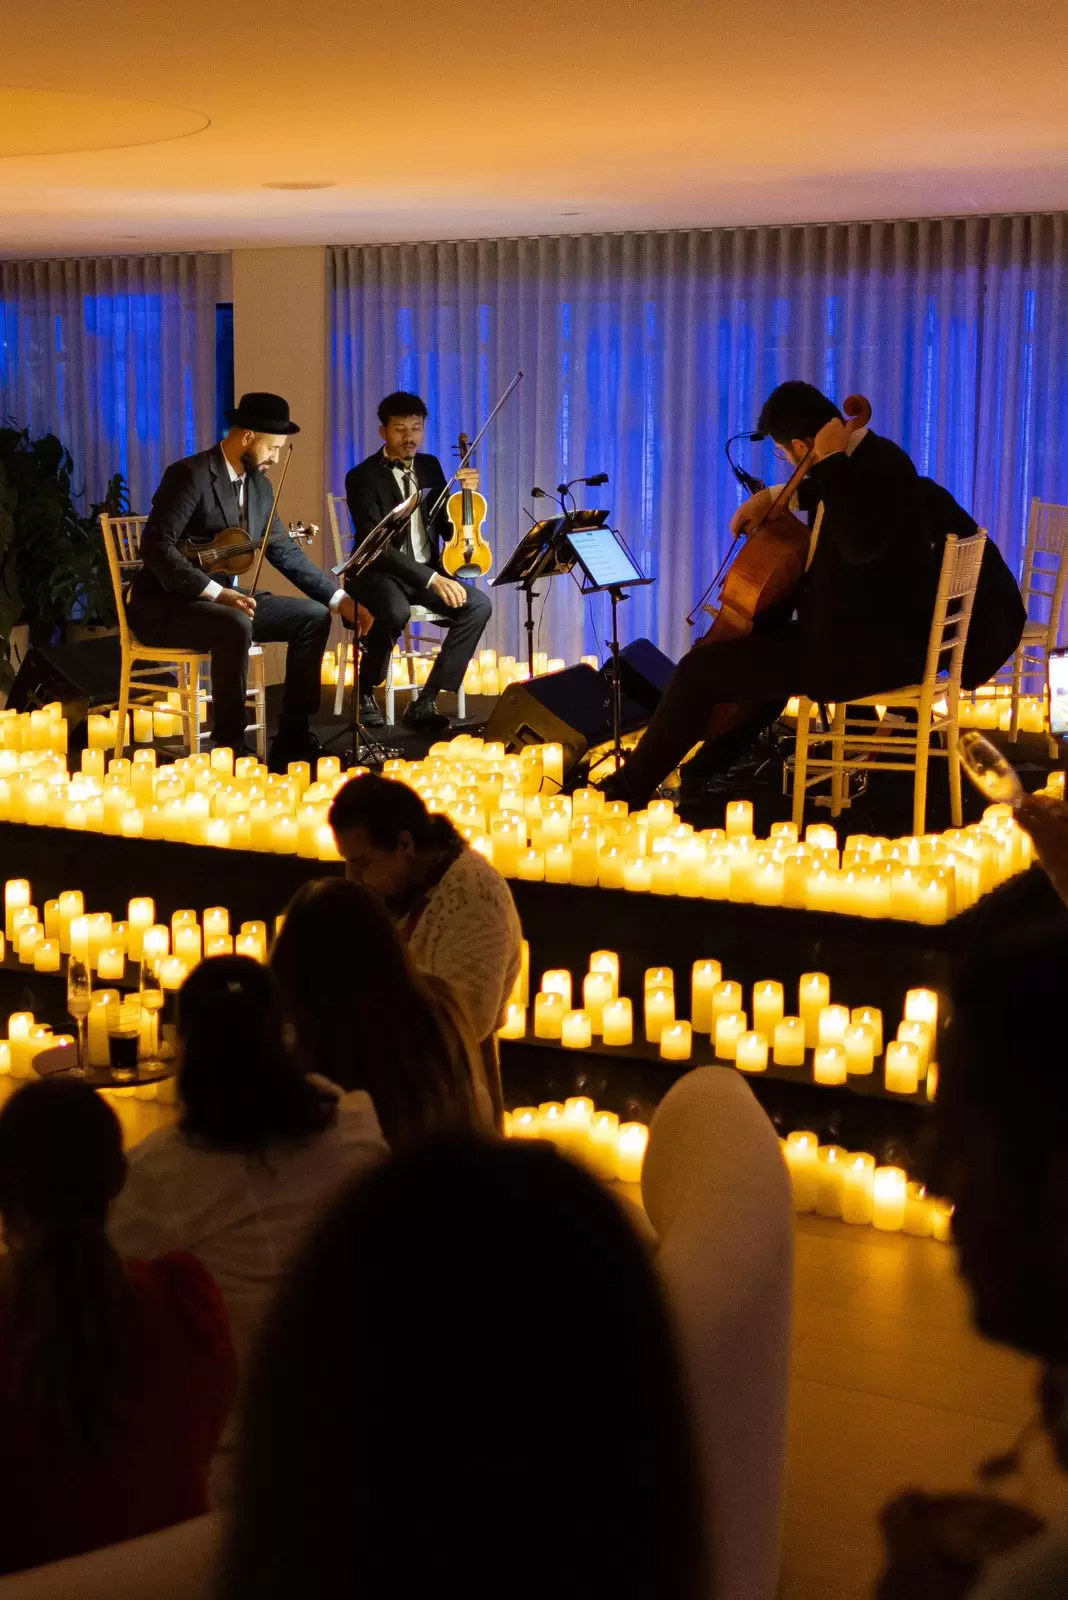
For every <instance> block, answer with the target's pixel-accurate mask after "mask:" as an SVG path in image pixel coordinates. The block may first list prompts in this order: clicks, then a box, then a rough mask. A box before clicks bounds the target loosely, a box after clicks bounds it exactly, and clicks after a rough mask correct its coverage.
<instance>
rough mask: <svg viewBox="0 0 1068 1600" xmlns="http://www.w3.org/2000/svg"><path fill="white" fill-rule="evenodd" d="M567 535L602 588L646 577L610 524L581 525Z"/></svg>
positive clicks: (634, 581)
mask: <svg viewBox="0 0 1068 1600" xmlns="http://www.w3.org/2000/svg"><path fill="white" fill-rule="evenodd" d="M567 537H568V543H569V544H570V545H571V548H572V550H574V552H575V555H576V557H577V559H578V562H579V564H580V566H582V567H583V568H584V569H585V570H586V572H587V573H588V574H589V576H590V577H591V578H592V579H593V581H594V583H596V584H598V585H599V586H600V587H601V588H602V589H608V588H611V587H613V586H615V585H616V584H621V583H642V582H643V581H644V580H643V578H642V575H641V573H640V572H639V571H638V569H637V567H636V566H635V565H634V562H633V561H632V560H631V558H630V556H629V555H628V554H627V552H626V551H625V550H624V549H623V546H622V545H621V544H620V543H619V542H618V540H617V539H616V537H615V535H614V533H613V532H612V530H611V528H581V529H577V530H576V531H575V532H573V533H569V534H568V536H567Z"/></svg>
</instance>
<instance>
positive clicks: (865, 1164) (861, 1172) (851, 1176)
mask: <svg viewBox="0 0 1068 1600" xmlns="http://www.w3.org/2000/svg"><path fill="white" fill-rule="evenodd" d="M874 1175H875V1157H874V1156H870V1155H868V1154H866V1153H865V1152H864V1151H854V1152H853V1153H852V1154H850V1155H848V1156H846V1158H845V1170H844V1171H843V1174H842V1221H843V1222H851V1223H855V1224H857V1225H858V1226H866V1225H867V1224H868V1223H869V1222H870V1221H871V1218H872V1203H873V1202H872V1183H873V1180H874Z"/></svg>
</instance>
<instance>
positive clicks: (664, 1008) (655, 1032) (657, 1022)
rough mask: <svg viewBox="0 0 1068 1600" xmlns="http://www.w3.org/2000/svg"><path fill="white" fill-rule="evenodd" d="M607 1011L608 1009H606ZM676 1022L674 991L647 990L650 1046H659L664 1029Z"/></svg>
mask: <svg viewBox="0 0 1068 1600" xmlns="http://www.w3.org/2000/svg"><path fill="white" fill-rule="evenodd" d="M606 1009H607V1007H606ZM674 1020H675V992H674V990H673V989H646V991H645V1037H646V1038H647V1039H648V1041H649V1043H650V1044H659V1043H660V1035H661V1033H662V1032H663V1030H664V1028H665V1027H667V1026H668V1025H669V1024H670V1023H672V1022H674Z"/></svg>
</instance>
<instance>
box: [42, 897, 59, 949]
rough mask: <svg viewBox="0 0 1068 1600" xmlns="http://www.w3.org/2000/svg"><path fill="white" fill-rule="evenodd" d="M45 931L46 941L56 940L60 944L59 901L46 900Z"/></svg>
mask: <svg viewBox="0 0 1068 1600" xmlns="http://www.w3.org/2000/svg"><path fill="white" fill-rule="evenodd" d="M44 930H45V938H46V939H55V940H56V942H57V944H58V942H59V901H58V900H46V901H45V908H44Z"/></svg>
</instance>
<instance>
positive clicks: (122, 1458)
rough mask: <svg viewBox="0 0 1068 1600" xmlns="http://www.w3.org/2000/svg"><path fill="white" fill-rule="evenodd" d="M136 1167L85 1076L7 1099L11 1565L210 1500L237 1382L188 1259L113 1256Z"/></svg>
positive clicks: (182, 1516)
mask: <svg viewBox="0 0 1068 1600" xmlns="http://www.w3.org/2000/svg"><path fill="white" fill-rule="evenodd" d="M125 1175H126V1161H125V1158H124V1156H123V1153H122V1133H121V1130H120V1128H119V1123H118V1119H117V1118H116V1116H115V1113H114V1112H113V1111H112V1110H111V1108H110V1107H109V1106H108V1105H107V1104H106V1102H105V1101H104V1100H103V1099H102V1097H101V1096H100V1095H98V1094H97V1093H96V1092H95V1091H94V1090H93V1089H91V1088H90V1087H89V1086H88V1084H85V1083H78V1082H75V1081H73V1080H70V1079H54V1078H53V1079H45V1080H42V1081H40V1082H37V1083H30V1084H27V1085H26V1086H25V1087H24V1088H21V1089H19V1090H18V1091H17V1093H16V1094H14V1095H13V1096H12V1098H11V1099H10V1100H9V1101H8V1102H7V1104H6V1105H5V1106H4V1108H3V1110H2V1111H0V1218H2V1221H3V1231H4V1244H5V1247H6V1254H5V1256H4V1258H3V1262H2V1266H0V1481H2V1482H3V1486H4V1489H3V1497H2V1501H0V1572H5V1573H6V1572H16V1571H20V1570H21V1569H22V1568H25V1567H34V1566H41V1565H43V1564H44V1563H45V1562H51V1561H58V1560H60V1559H62V1558H63V1557H66V1556H73V1555H79V1554H81V1553H83V1552H84V1551H87V1550H94V1549H97V1548H98V1547H100V1546H102V1545H107V1544H112V1543H115V1542H117V1541H118V1540H121V1539H132V1538H135V1537H137V1536H138V1535H139V1534H144V1533H152V1532H154V1531H155V1530H156V1529H159V1528H165V1527H169V1526H170V1525H171V1524H172V1523H176V1522H182V1521H185V1520H186V1518H189V1517H195V1516H199V1515H201V1513H203V1512H204V1511H205V1510H206V1509H207V1474H208V1464H209V1462H210V1459H211V1454H212V1451H213V1450H214V1448H215V1445H216V1442H217V1440H218V1438H219V1435H220V1433H221V1432H222V1428H223V1424H224V1422H225V1420H226V1417H227V1414H228V1412H229V1410H230V1407H231V1404H232V1402H233V1396H234V1385H235V1378H236V1369H235V1362H234V1353H233V1348H232V1346H231V1343H230V1334H229V1330H228V1328H227V1322H226V1311H225V1309H224V1307H223V1303H222V1298H221V1296H220V1294H219V1291H218V1289H217V1288H216V1286H215V1284H214V1283H213V1282H212V1280H211V1277H210V1274H209V1273H208V1272H207V1270H206V1269H205V1268H204V1267H203V1266H201V1264H200V1263H199V1262H198V1261H196V1260H194V1259H193V1257H192V1256H190V1255H186V1254H181V1253H176V1254H168V1255H164V1256H163V1257H162V1258H161V1259H160V1260H158V1261H151V1262H146V1261H123V1260H121V1259H120V1257H119V1256H118V1255H117V1254H116V1252H115V1250H114V1249H113V1247H112V1246H111V1244H109V1242H108V1237H107V1232H106V1221H107V1215H108V1208H109V1206H110V1205H111V1204H112V1202H113V1201H114V1199H115V1196H116V1195H117V1194H118V1192H119V1190H120V1189H121V1187H122V1183H123V1179H124V1177H125Z"/></svg>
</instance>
